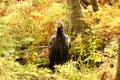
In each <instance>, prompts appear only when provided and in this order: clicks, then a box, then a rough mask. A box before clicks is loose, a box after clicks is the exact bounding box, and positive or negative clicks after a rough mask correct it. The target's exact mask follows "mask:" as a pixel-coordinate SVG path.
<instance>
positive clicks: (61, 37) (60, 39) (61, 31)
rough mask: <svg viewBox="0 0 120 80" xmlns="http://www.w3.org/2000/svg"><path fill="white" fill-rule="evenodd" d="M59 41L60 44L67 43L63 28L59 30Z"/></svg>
mask: <svg viewBox="0 0 120 80" xmlns="http://www.w3.org/2000/svg"><path fill="white" fill-rule="evenodd" d="M57 39H58V41H59V42H65V35H64V33H63V27H58V28H57Z"/></svg>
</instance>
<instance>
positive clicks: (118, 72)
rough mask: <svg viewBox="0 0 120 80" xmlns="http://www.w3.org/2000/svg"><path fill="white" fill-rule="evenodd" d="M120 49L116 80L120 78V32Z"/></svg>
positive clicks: (119, 41)
mask: <svg viewBox="0 0 120 80" xmlns="http://www.w3.org/2000/svg"><path fill="white" fill-rule="evenodd" d="M118 43H119V50H118V62H117V72H116V78H115V80H120V34H119V39H118Z"/></svg>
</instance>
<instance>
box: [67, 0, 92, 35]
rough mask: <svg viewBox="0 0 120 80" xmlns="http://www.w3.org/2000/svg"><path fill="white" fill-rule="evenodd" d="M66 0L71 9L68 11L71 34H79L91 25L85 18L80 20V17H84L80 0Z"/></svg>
mask: <svg viewBox="0 0 120 80" xmlns="http://www.w3.org/2000/svg"><path fill="white" fill-rule="evenodd" d="M66 2H67V5H68V8H69V11H70V12H69V13H68V19H69V26H70V29H71V34H72V35H78V34H79V33H82V32H84V31H85V30H86V29H89V28H90V27H89V26H88V25H87V24H86V23H85V22H84V21H83V20H80V18H83V14H82V10H81V7H80V0H67V1H66Z"/></svg>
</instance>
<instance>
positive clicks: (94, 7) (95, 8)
mask: <svg viewBox="0 0 120 80" xmlns="http://www.w3.org/2000/svg"><path fill="white" fill-rule="evenodd" d="M91 4H92V8H93V11H98V4H97V0H91Z"/></svg>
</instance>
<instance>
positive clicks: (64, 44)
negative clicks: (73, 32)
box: [48, 20, 71, 68]
mask: <svg viewBox="0 0 120 80" xmlns="http://www.w3.org/2000/svg"><path fill="white" fill-rule="evenodd" d="M70 47H71V44H70V38H69V36H68V35H66V34H65V33H64V32H63V26H62V23H61V21H60V20H59V21H58V27H57V32H56V34H55V35H53V36H52V37H51V39H50V42H49V45H48V50H49V60H50V66H49V67H50V68H53V66H54V65H55V64H63V63H65V62H66V61H68V60H69V59H70V54H69V49H70Z"/></svg>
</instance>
